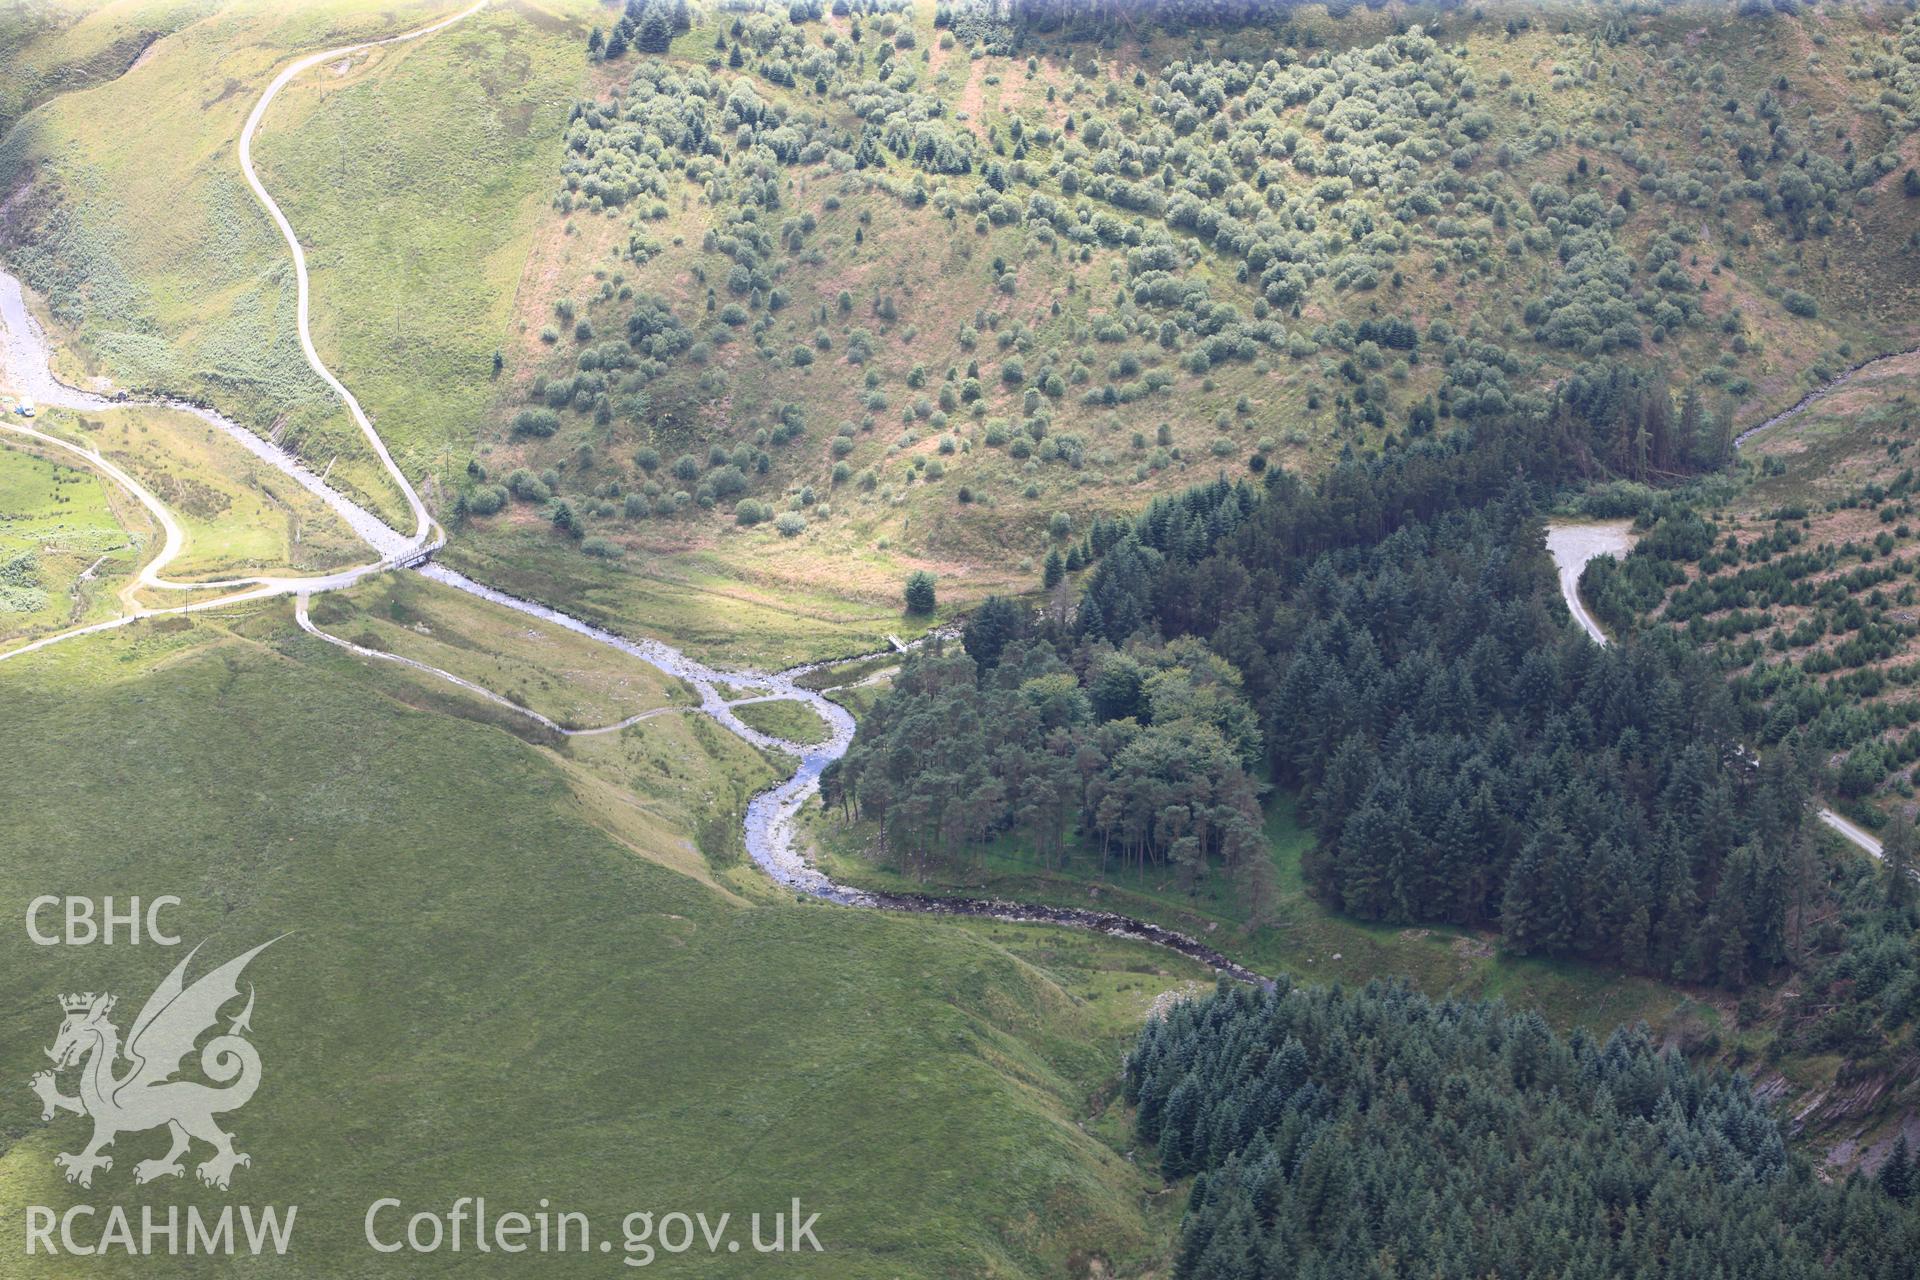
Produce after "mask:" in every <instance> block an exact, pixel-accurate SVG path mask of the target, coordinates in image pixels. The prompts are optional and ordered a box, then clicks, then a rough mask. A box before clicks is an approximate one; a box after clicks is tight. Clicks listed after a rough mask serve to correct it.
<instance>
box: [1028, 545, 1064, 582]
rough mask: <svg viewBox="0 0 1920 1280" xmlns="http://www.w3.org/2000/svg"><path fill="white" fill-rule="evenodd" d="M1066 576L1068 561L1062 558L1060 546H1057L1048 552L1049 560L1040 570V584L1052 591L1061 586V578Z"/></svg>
mask: <svg viewBox="0 0 1920 1280" xmlns="http://www.w3.org/2000/svg"><path fill="white" fill-rule="evenodd" d="M1029 563H1031V562H1029ZM1066 576H1067V565H1066V561H1064V560H1062V559H1061V558H1060V548H1058V547H1055V548H1054V549H1053V550H1051V551H1049V552H1047V562H1046V564H1045V565H1044V566H1043V567H1042V568H1041V571H1040V585H1041V586H1043V587H1045V588H1046V589H1047V590H1049V591H1051V590H1053V589H1054V588H1055V587H1057V586H1059V585H1060V582H1061V579H1063V578H1065V577H1066Z"/></svg>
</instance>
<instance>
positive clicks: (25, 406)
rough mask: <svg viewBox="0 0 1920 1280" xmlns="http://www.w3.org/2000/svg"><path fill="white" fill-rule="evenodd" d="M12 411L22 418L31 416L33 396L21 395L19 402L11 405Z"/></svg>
mask: <svg viewBox="0 0 1920 1280" xmlns="http://www.w3.org/2000/svg"><path fill="white" fill-rule="evenodd" d="M13 411H14V412H15V413H17V414H19V415H20V416H21V417H23V418H31V417H32V416H33V397H32V396H21V397H20V403H19V404H17V405H15V406H14V407H13Z"/></svg>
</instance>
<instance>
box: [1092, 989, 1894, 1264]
mask: <svg viewBox="0 0 1920 1280" xmlns="http://www.w3.org/2000/svg"><path fill="white" fill-rule="evenodd" d="M1126 1096H1127V1098H1128V1100H1129V1101H1130V1102H1132V1103H1134V1104H1135V1105H1136V1106H1137V1107H1138V1117H1137V1131H1138V1136H1139V1138H1140V1140H1141V1142H1142V1143H1144V1144H1146V1146H1147V1147H1148V1149H1149V1150H1150V1151H1152V1152H1154V1153H1157V1156H1158V1160H1159V1162H1160V1165H1161V1167H1162V1168H1163V1169H1164V1170H1165V1171H1166V1172H1167V1173H1168V1174H1169V1175H1171V1176H1176V1177H1178V1176H1185V1175H1188V1174H1197V1175H1198V1176H1197V1177H1196V1178H1195V1179H1194V1183H1193V1189H1192V1192H1191V1196H1190V1200H1189V1203H1188V1208H1187V1213H1186V1217H1185V1219H1184V1222H1183V1225H1182V1229H1181V1237H1180V1243H1179V1246H1178V1252H1177V1255H1176V1261H1175V1267H1174V1274H1175V1275H1176V1276H1179V1277H1182V1278H1183V1280H1265V1278H1268V1277H1271V1278H1273V1280H1280V1278H1281V1277H1285V1278H1286V1280H1332V1278H1333V1277H1355V1276H1382V1277H1384V1276H1422V1277H1435V1278H1436V1280H1451V1278H1453V1277H1460V1278H1461V1280H1466V1278H1467V1277H1473V1278H1474V1280H1485V1278H1488V1277H1496V1278H1502V1280H1504V1278H1508V1277H1512V1278H1515V1280H1517V1278H1518V1277H1522V1276H1554V1277H1566V1278H1567V1280H1587V1278H1589V1277H1603V1276H1621V1277H1651V1276H1692V1277H1716V1278H1719V1277H1724V1278H1726V1280H1733V1278H1735V1277H1738V1278H1739V1280H1788V1278H1790V1277H1803V1276H1804V1277H1815V1276H1818V1277H1822V1278H1823V1280H1854V1278H1856V1277H1858V1278H1860V1280H1866V1278H1867V1277H1875V1278H1881V1277H1884V1278H1885V1280H1894V1278H1895V1277H1905V1276H1910V1275H1912V1274H1913V1260H1914V1258H1915V1256H1916V1255H1917V1254H1920V1214H1916V1213H1915V1212H1914V1211H1913V1209H1912V1207H1911V1205H1912V1200H1913V1173H1912V1166H1911V1164H1910V1162H1909V1158H1908V1152H1907V1150H1906V1148H1905V1147H1904V1146H1903V1147H1901V1148H1898V1149H1897V1150H1896V1153H1895V1156H1894V1158H1893V1159H1891V1160H1889V1161H1888V1163H1887V1166H1886V1168H1885V1169H1884V1170H1883V1172H1882V1175H1881V1179H1880V1182H1881V1185H1879V1186H1877V1187H1876V1186H1874V1185H1871V1184H1868V1183H1866V1182H1865V1181H1863V1180H1860V1179H1852V1180H1849V1181H1848V1182H1846V1183H1845V1184H1842V1185H1830V1184H1827V1183H1823V1182H1821V1181H1819V1180H1818V1179H1816V1178H1815V1177H1814V1176H1813V1174H1812V1172H1811V1170H1810V1169H1809V1167H1808V1166H1807V1164H1806V1162H1805V1161H1804V1160H1802V1159H1800V1158H1798V1157H1795V1156H1791V1155H1789V1153H1788V1152H1787V1150H1786V1148H1785V1145H1784V1143H1783V1142H1782V1139H1781V1134H1780V1131H1779V1129H1778V1127H1777V1126H1776V1124H1775V1122H1774V1121H1773V1119H1772V1118H1771V1117H1770V1116H1769V1115H1768V1114H1767V1112H1766V1111H1765V1109H1764V1107H1763V1106H1762V1104H1761V1103H1759V1102H1758V1101H1756V1100H1755V1098H1754V1096H1753V1093H1752V1092H1751V1089H1750V1087H1749V1085H1748V1082H1747V1081H1746V1080H1745V1079H1743V1078H1741V1077H1739V1076H1733V1075H1728V1074H1726V1073H1712V1074H1708V1073H1703V1072H1701V1071H1698V1070H1696V1069H1694V1068H1691V1067H1689V1066H1688V1065H1687V1063H1686V1062H1685V1060H1683V1059H1682V1058H1680V1057H1679V1056H1678V1055H1677V1054H1672V1053H1663V1052H1661V1051H1660V1050H1659V1049H1658V1048H1657V1047H1656V1046H1655V1045H1654V1044H1653V1043H1652V1042H1651V1041H1650V1040H1649V1038H1648V1037H1647V1036H1646V1034H1645V1033H1644V1032H1643V1031H1621V1032H1616V1033H1615V1034H1613V1035H1612V1036H1610V1037H1608V1038H1607V1039H1606V1040H1605V1041H1604V1042H1602V1041H1599V1040H1596V1039H1594V1038H1593V1037H1590V1036H1588V1035H1586V1034H1585V1033H1582V1032H1575V1033H1573V1034H1572V1035H1569V1036H1566V1037H1564V1038H1563V1037H1560V1036H1557V1035H1555V1034H1554V1033H1553V1032H1552V1031H1551V1030H1550V1029H1549V1028H1548V1027H1547V1025H1546V1023H1545V1022H1544V1021H1542V1020H1541V1018H1540V1017H1539V1015H1537V1014H1532V1013H1514V1012H1512V1011H1510V1010H1508V1009H1506V1008H1504V1007H1503V1006H1502V1005H1500V1004H1499V1003H1498V1002H1458V1001H1448V1002H1445V1003H1436V1002H1434V1001H1431V1000H1429V999H1427V998H1426V997H1424V996H1421V995H1419V994H1417V993H1415V992H1413V991H1411V990H1409V989H1407V988H1406V987H1404V986H1398V985H1386V984H1372V985H1369V986H1368V987H1367V988H1366V989H1365V990H1363V991H1360V992H1345V991H1342V990H1340V989H1339V988H1338V987H1333V988H1326V987H1318V988H1292V987H1290V985H1289V984H1288V983H1287V982H1286V981H1285V980H1284V979H1282V980H1281V981H1280V983H1279V984H1278V986H1277V988H1276V989H1275V990H1274V991H1271V992H1265V993H1262V992H1257V991H1254V990H1252V989H1250V988H1228V987H1227V986H1225V985H1224V984H1223V986H1222V988H1221V990H1220V991H1219V992H1218V993H1217V994H1215V995H1213V996H1212V997H1210V998H1207V999H1204V1000H1199V1001H1192V1002H1187V1003H1184V1004H1180V1005H1177V1006H1175V1007H1174V1008H1173V1009H1172V1010H1171V1011H1170V1012H1169V1013H1168V1014H1167V1016H1166V1017H1164V1018H1162V1019H1159V1020H1157V1021H1154V1022H1151V1023H1149V1024H1148V1025H1147V1027H1146V1029H1145V1030H1144V1031H1143V1032H1142V1033H1141V1035H1140V1038H1139V1040H1138V1042H1137V1043H1136V1045H1135V1047H1134V1049H1133V1052H1132V1053H1131V1054H1130V1055H1129V1056H1128V1058H1127V1064H1126Z"/></svg>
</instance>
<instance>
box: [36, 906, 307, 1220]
mask: <svg viewBox="0 0 1920 1280" xmlns="http://www.w3.org/2000/svg"><path fill="white" fill-rule="evenodd" d="M277 941H279V939H277V938H276V939H273V940H271V941H268V942H263V943H261V944H260V945H259V946H257V947H255V948H254V949H253V950H251V951H249V952H247V953H246V954H245V955H243V956H240V957H238V958H237V959H234V960H229V961H228V962H227V963H226V964H223V965H221V966H220V967H219V968H218V969H215V970H213V971H212V972H211V973H208V974H206V975H204V976H202V977H201V978H199V979H197V980H196V981H195V982H194V983H193V985H192V986H188V985H186V982H185V978H186V972H187V965H188V964H190V963H191V962H192V960H193V957H194V956H195V955H197V954H198V953H199V950H200V948H199V947H195V948H194V949H193V950H192V951H191V952H189V953H188V954H187V958H186V959H185V960H182V961H181V962H180V963H179V964H178V965H176V966H174V970H173V972H172V973H170V974H168V975H167V977H166V980H165V981H163V982H162V983H161V984H160V985H159V987H158V988H157V989H155V991H154V993H153V994H152V995H151V996H149V997H147V1003H146V1004H145V1005H144V1006H143V1007H142V1008H141V1010H140V1016H139V1017H137V1018H135V1019H134V1020H133V1029H132V1030H131V1031H130V1032H128V1033H127V1040H126V1046H125V1048H124V1050H123V1049H122V1047H121V1043H120V1031H119V1028H117V1027H115V1026H114V1025H113V1023H112V1022H111V1021H110V1020H109V1018H108V1015H109V1014H111V1013H112V1012H113V1006H114V1003H115V998H114V997H113V996H111V995H104V994H103V995H96V994H94V993H93V992H91V991H89V992H87V993H85V994H84V995H66V996H62V997H60V1008H61V1010H62V1012H64V1013H65V1014H66V1019H65V1021H63V1022H62V1023H61V1024H60V1034H59V1036H58V1037H56V1038H55V1040H54V1042H53V1048H51V1049H48V1050H47V1051H46V1054H47V1057H49V1058H51V1059H52V1060H53V1064H54V1070H52V1071H42V1072H40V1073H39V1074H38V1075H36V1076H34V1077H33V1079H32V1080H31V1081H30V1082H29V1083H30V1084H31V1086H32V1088H33V1091H34V1092H35V1093H36V1094H38V1095H39V1096H40V1102H41V1107H42V1110H41V1112H40V1118H41V1119H42V1120H51V1119H53V1117H54V1113H55V1112H58V1111H71V1112H73V1113H74V1114H75V1115H82V1116H90V1117H92V1119H93V1140H92V1141H90V1142H88V1143H87V1145H86V1149H85V1150H83V1151H80V1152H78V1153H73V1154H66V1153H63V1154H60V1155H57V1156H55V1157H54V1158H53V1162H54V1164H55V1166H57V1167H58V1168H60V1169H63V1170H65V1171H66V1175H67V1181H68V1182H76V1183H79V1184H80V1185H81V1186H83V1187H90V1186H92V1185H93V1174H94V1170H96V1169H112V1168H113V1157H111V1156H107V1155H102V1154H101V1149H102V1148H104V1147H110V1146H112V1145H113V1142H114V1139H115V1138H117V1137H119V1136H120V1135H121V1134H123V1133H136V1132H139V1131H141V1130H143V1129H157V1128H159V1127H160V1126H162V1125H165V1126H166V1128H167V1131H168V1132H169V1133H170V1134H171V1135H172V1139H173V1145H172V1147H171V1148H170V1149H169V1150H168V1151H167V1154H166V1155H164V1156H162V1157H161V1158H160V1159H158V1160H142V1161H140V1162H139V1163H138V1164H136V1165H135V1166H134V1167H133V1179H134V1181H135V1182H152V1181H153V1180H154V1179H156V1178H167V1177H173V1178H177V1177H180V1176H181V1175H182V1174H183V1173H184V1172H185V1168H184V1167H183V1166H182V1165H181V1163H180V1157H182V1156H184V1155H186V1154H187V1152H188V1149H189V1148H190V1147H191V1146H192V1144H193V1141H194V1139H198V1140H200V1141H201V1142H205V1143H208V1144H210V1145H211V1146H212V1147H213V1155H212V1157H211V1158H209V1159H208V1160H206V1161H204V1162H203V1163H201V1164H200V1166H199V1167H198V1169H197V1170H196V1172H198V1174H199V1175H200V1181H202V1182H204V1183H206V1184H207V1185H208V1186H210V1187H218V1188H220V1189H221V1190H222V1191H224V1190H226V1189H227V1186H228V1183H229V1182H230V1181H231V1179H232V1177H233V1171H234V1169H235V1168H236V1167H238V1166H240V1165H244V1164H251V1163H252V1160H251V1158H250V1157H248V1156H247V1155H245V1154H244V1153H242V1152H239V1151H235V1150H234V1149H233V1135H232V1134H230V1133H228V1132H227V1131H226V1130H224V1129H222V1128H221V1127H220V1126H219V1125H218V1124H216V1123H215V1122H214V1119H213V1118H214V1116H216V1115H225V1114H227V1113H229V1112H233V1111H238V1110H239V1109H240V1108H241V1107H244V1106H245V1105H246V1104H247V1102H248V1100H249V1099H251V1098H252V1097H253V1094H254V1090H256V1089H258V1088H259V1087H260V1054H259V1051H258V1050H256V1049H255V1048H254V1047H253V1045H252V1044H250V1043H249V1042H248V1041H247V1040H246V1039H245V1033H246V1032H249V1031H251V1030H252V1026H251V1019H252V1017H253V987H252V985H251V984H249V985H248V987H247V1004H246V1008H245V1009H243V1010H241V1012H240V1015H239V1016H238V1017H236V1018H234V1019H233V1020H232V1021H231V1022H230V1023H229V1024H228V1027H227V1030H226V1032H225V1034H221V1035H215V1036H214V1037H213V1038H212V1039H210V1040H208V1041H207V1042H206V1044H205V1045H204V1046H202V1047H201V1049H200V1070H201V1072H202V1073H203V1074H204V1075H205V1076H206V1077H207V1079H209V1080H211V1081H213V1082H214V1085H220V1086H224V1087H220V1088H216V1087H213V1085H206V1084H202V1083H200V1082H199V1081H197V1080H180V1079H175V1078H174V1077H175V1076H176V1074H177V1073H178V1072H179V1071H180V1067H181V1062H182V1061H183V1060H184V1059H185V1058H186V1057H187V1055H188V1054H190V1053H192V1052H193V1049H194V1044H195V1042H196V1041H198V1040H199V1039H200V1037H201V1036H202V1035H203V1034H205V1033H206V1032H207V1031H209V1030H212V1029H215V1028H216V1027H217V1025H218V1023H219V1021H220V1010H221V1008H222V1006H224V1005H226V1004H227V1003H228V1002H229V1001H232V1000H235V999H238V998H239V995H240V985H239V984H240V974H241V971H242V970H244V969H245V968H246V967H247V962H248V961H250V960H252V959H253V958H254V957H255V956H257V955H259V954H260V953H261V952H262V951H265V950H266V949H267V948H268V947H270V946H272V945H273V943H274V942H277ZM123 1054H124V1056H125V1058H126V1059H127V1061H129V1062H130V1063H131V1064H132V1065H131V1066H130V1067H129V1068H128V1069H127V1070H126V1071H125V1072H124V1073H122V1074H119V1075H116V1074H114V1068H115V1066H116V1065H117V1064H118V1063H119V1061H120V1059H121V1057H122V1055H123ZM72 1067H78V1068H79V1070H80V1080H79V1092H78V1093H77V1094H76V1095H75V1096H72V1097H69V1096H67V1095H65V1094H63V1093H61V1092H60V1088H59V1083H58V1078H57V1073H59V1072H64V1071H66V1070H68V1069H69V1068H72Z"/></svg>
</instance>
